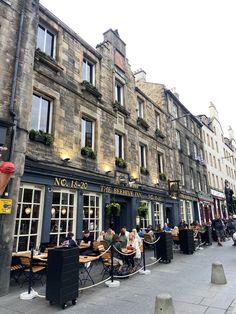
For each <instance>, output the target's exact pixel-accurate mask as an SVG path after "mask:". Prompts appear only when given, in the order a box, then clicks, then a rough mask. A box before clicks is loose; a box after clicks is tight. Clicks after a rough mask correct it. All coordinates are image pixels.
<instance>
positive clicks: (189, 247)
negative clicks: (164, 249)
mask: <svg viewBox="0 0 236 314" xmlns="http://www.w3.org/2000/svg"><path fill="white" fill-rule="evenodd" d="M179 242H180V249H181V251H182V252H183V253H184V254H193V252H194V250H195V247H194V235H193V230H191V229H182V230H179Z"/></svg>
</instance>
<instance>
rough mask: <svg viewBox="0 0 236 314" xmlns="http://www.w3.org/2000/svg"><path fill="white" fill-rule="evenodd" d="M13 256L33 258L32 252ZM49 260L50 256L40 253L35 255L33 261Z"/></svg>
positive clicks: (13, 254)
mask: <svg viewBox="0 0 236 314" xmlns="http://www.w3.org/2000/svg"><path fill="white" fill-rule="evenodd" d="M12 256H23V257H31V252H18V253H12ZM47 258H48V254H47V253H40V254H38V255H33V259H47Z"/></svg>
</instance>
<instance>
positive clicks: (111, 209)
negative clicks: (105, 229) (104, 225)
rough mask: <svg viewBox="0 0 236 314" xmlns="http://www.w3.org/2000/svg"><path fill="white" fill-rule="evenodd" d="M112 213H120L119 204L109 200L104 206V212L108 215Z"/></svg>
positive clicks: (117, 214)
mask: <svg viewBox="0 0 236 314" xmlns="http://www.w3.org/2000/svg"><path fill="white" fill-rule="evenodd" d="M111 213H112V214H115V215H116V216H119V215H120V204H119V203H116V202H111V203H110V204H108V205H107V206H106V214H107V216H110V215H111Z"/></svg>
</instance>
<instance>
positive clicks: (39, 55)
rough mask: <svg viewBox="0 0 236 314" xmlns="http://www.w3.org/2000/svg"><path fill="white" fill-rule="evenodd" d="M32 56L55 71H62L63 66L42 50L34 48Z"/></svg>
mask: <svg viewBox="0 0 236 314" xmlns="http://www.w3.org/2000/svg"><path fill="white" fill-rule="evenodd" d="M34 58H35V60H38V61H40V62H42V63H43V64H45V65H47V66H49V67H50V68H51V69H52V70H54V71H56V72H61V71H63V68H62V67H60V66H59V65H58V64H57V62H56V60H54V59H53V58H51V57H50V56H48V55H46V54H45V53H44V52H42V51H41V50H39V49H37V50H35V56H34Z"/></svg>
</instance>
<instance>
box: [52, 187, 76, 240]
mask: <svg viewBox="0 0 236 314" xmlns="http://www.w3.org/2000/svg"><path fill="white" fill-rule="evenodd" d="M75 222H76V194H75V192H73V191H70V190H54V191H53V197H52V208H51V229H50V243H52V244H55V245H60V244H61V243H62V242H63V239H64V238H65V237H66V235H67V233H68V232H73V233H75V228H76V224H75Z"/></svg>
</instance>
